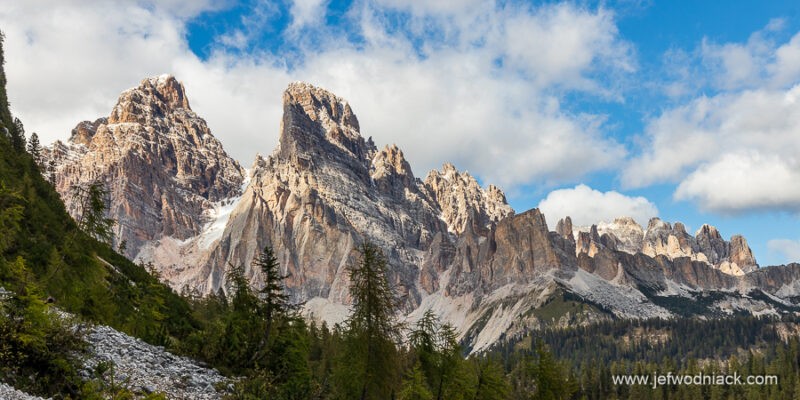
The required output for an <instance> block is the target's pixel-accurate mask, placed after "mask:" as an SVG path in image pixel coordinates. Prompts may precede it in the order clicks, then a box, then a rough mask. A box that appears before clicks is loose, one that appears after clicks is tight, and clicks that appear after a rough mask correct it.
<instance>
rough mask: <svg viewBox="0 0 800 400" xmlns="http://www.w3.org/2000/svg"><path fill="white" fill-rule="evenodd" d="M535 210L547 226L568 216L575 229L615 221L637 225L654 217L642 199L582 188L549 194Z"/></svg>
mask: <svg viewBox="0 0 800 400" xmlns="http://www.w3.org/2000/svg"><path fill="white" fill-rule="evenodd" d="M538 207H539V209H540V210H541V211H542V213H544V215H545V217H547V218H548V219H549V220H550V223H555V221H557V220H559V219H561V218H564V217H566V216H569V217H570V218H571V219H572V223H573V225H575V226H588V225H592V224H596V223H598V222H601V221H606V222H610V221H613V220H614V218H617V217H631V218H633V219H634V220H636V222H638V223H639V224H640V225H643V226H647V221H648V220H649V219H650V218H652V217H657V216H658V208H656V205H655V204H653V203H652V202H650V201H649V200H647V199H646V198H644V197H641V196H637V197H631V196H626V195H624V194H622V193H619V192H616V191H613V190H612V191H608V192H601V191H599V190H595V189H592V188H590V187H589V186H586V185H583V184H581V185H578V186H575V187H574V188H571V189H559V190H554V191H552V192H550V193H549V194H548V195H547V197H545V198H544V199H543V200H542V201H541V202H539V206H538Z"/></svg>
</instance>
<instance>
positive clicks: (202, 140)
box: [45, 75, 244, 258]
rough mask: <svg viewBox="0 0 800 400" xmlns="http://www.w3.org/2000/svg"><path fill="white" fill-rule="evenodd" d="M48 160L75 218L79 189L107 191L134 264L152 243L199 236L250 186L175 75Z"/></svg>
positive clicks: (56, 147) (81, 128)
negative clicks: (215, 210) (98, 184)
mask: <svg viewBox="0 0 800 400" xmlns="http://www.w3.org/2000/svg"><path fill="white" fill-rule="evenodd" d="M45 157H46V158H49V159H52V160H53V161H54V163H55V172H54V173H55V182H56V188H57V190H58V192H59V193H61V195H62V198H63V199H64V202H65V204H66V205H67V209H68V210H69V211H70V212H71V213H73V215H74V213H75V212H77V210H78V204H76V202H75V199H74V198H73V196H72V188H73V186H76V185H78V186H80V185H86V184H88V183H90V182H94V181H95V180H101V181H103V182H104V183H105V184H106V186H107V188H108V190H109V192H110V199H109V200H110V204H111V207H110V217H111V218H114V219H115V220H116V221H117V225H116V226H115V232H114V233H115V235H114V236H115V238H116V242H117V243H121V242H122V241H125V243H127V251H126V255H128V256H129V257H131V258H133V257H134V256H136V255H137V254H138V249H139V248H140V247H141V246H143V245H144V244H145V243H147V242H148V241H152V240H158V239H160V238H162V237H165V236H169V237H175V238H179V239H187V238H190V237H193V236H195V235H197V234H199V232H200V230H201V228H202V227H203V224H204V222H205V221H204V212H205V211H207V210H209V209H211V208H212V203H213V202H217V201H219V200H221V199H225V198H228V197H232V196H235V195H236V194H237V193H239V192H240V190H241V185H242V181H243V179H244V170H243V169H242V168H241V167H240V166H239V164H238V163H237V162H236V161H235V160H234V159H232V158H231V157H229V156H228V154H227V153H225V150H224V149H223V148H222V144H221V143H220V142H219V140H217V139H216V138H215V137H214V136H213V135H212V134H211V131H210V129H209V128H208V126H207V125H206V122H205V121H204V120H203V119H202V118H200V117H199V116H198V115H197V114H195V113H194V112H193V111H192V109H191V108H190V107H189V100H188V98H187V96H186V92H185V90H184V88H183V85H182V84H181V83H180V82H178V81H177V80H176V79H175V78H174V77H172V76H170V75H161V76H159V77H154V78H148V79H145V80H143V81H142V82H141V83H140V84H139V86H137V87H135V88H131V89H128V90H126V91H124V92H123V93H122V94H121V95H120V97H119V100H117V103H116V105H115V106H114V107H113V109H112V111H111V113H110V114H109V116H108V117H106V118H99V119H97V120H95V121H94V122H91V121H83V122H81V123H79V124H78V125H77V126H76V127H75V129H73V130H72V135H71V136H70V139H69V141H68V142H67V143H62V142H60V141H58V142H56V143H55V144H53V146H52V147H50V148H48V149H45Z"/></svg>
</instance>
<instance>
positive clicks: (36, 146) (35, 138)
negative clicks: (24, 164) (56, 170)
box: [27, 132, 42, 170]
mask: <svg viewBox="0 0 800 400" xmlns="http://www.w3.org/2000/svg"><path fill="white" fill-rule="evenodd" d="M27 150H28V154H30V155H31V157H33V161H35V162H36V166H37V167H38V168H39V169H40V170H41V169H42V165H41V164H42V145H41V144H40V143H39V135H37V134H36V132H33V133H32V134H31V139H30V140H29V141H28V148H27Z"/></svg>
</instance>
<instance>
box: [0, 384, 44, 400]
mask: <svg viewBox="0 0 800 400" xmlns="http://www.w3.org/2000/svg"><path fill="white" fill-rule="evenodd" d="M0 399H2V400H44V399H43V398H41V397H38V396H32V395H29V394H27V393H25V392H21V391H19V390H17V389H14V388H13V387H11V386H8V385H6V384H5V383H0Z"/></svg>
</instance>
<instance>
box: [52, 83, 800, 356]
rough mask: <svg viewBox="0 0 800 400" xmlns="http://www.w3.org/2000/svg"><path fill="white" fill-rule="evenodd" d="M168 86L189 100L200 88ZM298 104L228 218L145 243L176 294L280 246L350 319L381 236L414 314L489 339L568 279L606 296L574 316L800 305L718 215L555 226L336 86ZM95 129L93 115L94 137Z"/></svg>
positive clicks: (323, 303)
mask: <svg viewBox="0 0 800 400" xmlns="http://www.w3.org/2000/svg"><path fill="white" fill-rule="evenodd" d="M159 79H160V78H159ZM173 79H174V78H173ZM167 80H169V79H167ZM145 81H147V82H151V81H152V79H151V80H145ZM145 81H143V85H144V82H145ZM170 82H171V81H170ZM176 82H177V81H176ZM150 86H153V84H152V83H150ZM157 86H158V85H157V84H156V87H157ZM165 87H167V86H166V85H165ZM168 87H170V88H175V87H177V86H176V85H175V84H169V86H168ZM181 87H182V86H181ZM134 92H135V91H134ZM145 92H146V91H145ZM170 93H172V92H170ZM145 94H147V93H145ZM123 96H125V93H123ZM162 97H163V98H165V99H167V100H168V101H167V103H165V104H169V105H172V106H180V107H179V108H178V109H184V110H185V107H188V99H186V97H185V96H179V95H174V94H173V95H170V96H162ZM126 98H129V99H131V101H134V100H136V99H138V97H137V96H133V95H131V96H128V97H126ZM141 98H142V99H145V98H148V97H147V96H143V97H141ZM149 99H152V96H151V97H149ZM155 100H158V98H156V99H155ZM155 100H153V101H155ZM161 101H162V102H163V101H164V100H161ZM184 106H185V107H184ZM126 107H127V106H126ZM129 108H130V109H133V110H140V109H144V110H147V107H142V106H141V105H136V104H130V105H129ZM283 108H284V115H283V118H282V121H281V126H280V128H279V131H280V137H279V144H278V146H277V147H276V149H275V150H274V151H273V152H272V154H270V155H269V156H267V157H262V156H260V155H259V156H256V158H255V160H254V163H253V166H252V169H251V170H250V171H249V172H248V174H247V176H245V175H244V173H242V174H241V175H240V176H242V178H241V180H240V181H238V183H239V184H240V185H241V186H240V188H237V189H238V190H233V189H231V190H228V191H227V192H226V193H227V194H228V197H226V198H217V199H216V200H217V202H216V203H215V204H211V203H212V202H209V204H211V205H209V206H207V208H206V209H205V210H210V209H213V210H214V211H213V213H212V214H214V215H216V217H217V218H216V219H214V218H205V219H203V218H201V217H202V213H201V216H198V217H196V218H197V220H198V221H203V225H201V224H200V223H196V224H195V225H194V230H193V231H192V232H194V236H191V235H183V236H181V235H171V234H170V233H169V232H168V231H167V230H164V231H163V232H162V234H161V236H160V237H158V236H153V239H151V240H148V241H142V242H141V243H138V247H136V248H135V249H134V250H133V254H136V255H137V257H138V258H139V259H140V260H142V261H148V262H153V263H154V264H155V265H156V266H157V267H158V268H159V269H160V272H161V274H162V276H163V277H164V278H165V279H166V280H167V281H168V282H170V284H171V285H172V286H173V287H175V288H176V289H180V288H182V287H184V286H186V287H188V288H189V289H193V290H198V291H200V292H201V293H209V292H214V291H217V290H219V289H220V288H222V287H223V286H224V273H225V268H226V265H228V263H233V264H241V265H245V266H246V268H245V273H246V275H247V276H248V278H249V279H251V281H252V282H253V283H254V285H256V286H257V285H259V284H260V282H261V277H260V276H259V272H258V271H255V270H253V269H251V268H250V267H249V264H250V261H251V260H252V259H253V257H254V256H255V255H256V254H257V253H258V252H259V251H260V250H261V249H262V248H263V247H264V246H266V245H270V246H272V247H273V248H275V250H276V255H277V256H278V259H279V261H280V262H281V265H282V268H283V269H284V271H283V272H284V273H285V274H287V275H288V278H287V279H286V286H287V291H288V293H289V294H290V296H291V297H292V299H293V300H294V301H297V302H303V303H304V304H305V306H304V312H305V313H306V315H308V316H311V317H313V318H316V319H320V320H325V321H327V322H328V323H331V324H332V323H337V322H341V321H342V320H343V319H344V317H345V316H346V315H347V305H348V304H349V298H348V296H349V294H348V291H347V287H348V284H349V282H348V279H349V278H348V275H347V271H346V266H347V265H352V263H353V262H354V260H355V257H356V254H355V253H354V248H355V246H356V245H357V243H358V242H359V241H361V240H363V239H364V238H366V239H369V240H371V241H373V242H376V244H378V245H379V246H381V247H382V248H383V249H384V250H385V251H386V253H387V258H388V262H389V266H390V268H389V281H390V283H391V284H392V285H393V286H394V287H395V290H396V294H397V295H398V296H399V298H401V299H402V307H401V309H402V311H403V313H404V314H405V315H406V317H405V318H407V319H409V320H414V319H415V318H418V317H419V316H420V315H421V313H423V312H424V311H425V310H429V309H430V310H433V311H434V312H435V313H436V314H437V315H438V316H439V317H441V318H442V319H443V320H444V321H447V322H450V323H452V324H453V325H454V326H455V327H456V328H457V330H458V331H459V333H460V335H461V338H462V339H463V340H465V341H466V342H468V343H469V345H470V346H471V347H472V348H473V349H476V350H480V349H483V348H486V347H487V346H489V345H490V344H491V343H493V342H494V341H496V340H499V339H500V338H501V337H503V336H504V335H508V334H513V332H514V331H521V330H524V329H527V328H528V327H529V326H536V325H541V324H543V323H548V322H547V321H543V320H541V318H539V317H536V315H535V314H531V311H532V310H535V309H536V308H537V307H540V306H542V305H543V304H544V303H545V302H546V301H547V299H549V298H550V297H551V296H552V295H553V294H554V293H556V292H557V291H558V290H567V291H569V292H571V293H574V294H575V295H578V296H580V297H581V298H584V299H585V300H586V301H588V302H591V303H592V304H597V305H599V308H597V307H595V309H591V310H590V312H589V313H584V314H585V315H583V316H576V315H574V314H573V315H572V316H571V317H570V318H573V319H575V318H577V319H578V320H591V319H596V318H607V317H609V316H615V317H625V318H647V317H670V316H675V315H680V313H681V312H682V310H683V308H682V307H684V306H685V304H684V303H685V301H695V300H696V299H695V298H696V297H697V296H700V295H702V294H704V293H711V292H714V293H720V296H722V297H721V299H720V300H718V301H714V302H711V303H709V304H706V305H705V306H704V307H705V308H704V310H706V311H702V312H704V313H705V312H707V313H708V314H709V315H715V314H717V313H722V314H724V313H729V312H742V311H744V312H750V313H754V314H758V313H764V312H766V313H776V314H780V313H782V312H792V310H794V309H795V306H796V303H797V301H796V299H795V298H796V297H797V295H798V293H800V285H799V284H797V282H798V281H799V280H800V268H797V267H795V266H794V265H789V266H785V267H776V268H763V269H762V268H759V267H758V265H757V263H756V262H755V258H754V257H753V255H752V252H751V251H750V249H749V247H748V246H747V242H746V240H745V239H744V238H743V237H742V236H736V235H735V236H733V237H732V238H731V240H730V241H725V240H723V239H722V237H721V235H720V234H719V232H718V231H717V230H716V229H715V228H713V227H711V226H707V225H704V226H703V227H701V228H700V230H699V231H698V232H697V233H696V234H695V236H691V235H689V234H688V233H686V231H685V227H684V226H683V224H681V223H675V224H674V225H672V224H669V223H666V222H664V221H661V220H660V219H657V218H656V219H653V220H651V221H650V224H649V226H648V228H647V229H646V230H645V229H643V228H642V227H641V226H639V225H638V224H636V223H635V222H634V221H633V220H631V219H629V218H621V219H619V220H618V223H616V222H615V223H616V225H615V226H611V225H605V226H604V225H600V226H599V227H598V226H597V225H593V226H591V227H589V228H588V229H587V230H582V229H581V228H575V227H573V226H572V223H571V220H569V219H568V218H565V219H562V220H560V221H558V223H557V224H556V226H555V231H551V230H550V228H549V227H548V224H547V221H546V219H545V216H544V215H543V214H542V213H541V212H540V211H539V210H538V209H531V210H528V211H525V212H522V213H519V214H517V213H515V212H514V210H513V209H512V208H511V207H510V206H509V205H508V204H507V202H506V199H505V195H504V194H503V192H502V191H501V190H500V189H499V188H497V187H495V186H492V185H489V186H487V187H486V188H483V187H481V186H480V185H479V184H478V182H477V180H475V178H474V177H472V176H471V175H469V174H468V173H466V172H463V173H462V172H459V171H458V170H457V169H456V168H455V167H454V166H453V165H452V164H449V163H445V164H444V165H443V167H442V170H433V171H431V172H429V173H428V174H427V175H426V177H425V179H424V180H422V179H419V178H417V177H416V176H415V175H414V173H413V171H412V168H411V165H410V164H409V163H408V161H407V160H406V159H405V156H404V154H403V152H402V150H401V149H399V148H398V147H397V146H395V145H387V146H385V147H383V148H381V149H379V148H378V147H377V146H376V145H375V143H374V141H373V140H372V138H367V139H365V138H364V136H362V134H361V130H360V125H359V123H358V119H357V117H356V115H355V113H354V112H353V110H352V109H351V108H350V106H349V104H348V103H347V102H346V101H345V100H344V99H342V98H340V97H338V96H336V95H334V94H332V93H330V92H328V91H326V90H324V89H320V88H317V87H315V86H313V85H310V84H307V83H297V82H296V83H292V84H289V86H288V88H287V89H286V91H285V92H284V93H283ZM115 109H116V107H115ZM159 109H160V108H159ZM123 114H124V113H123ZM145 114H146V113H145ZM156 114H157V113H156ZM113 115H114V113H113V112H112V116H113ZM131 115H132V116H134V117H136V118H139V119H137V121H139V122H138V123H139V124H140V125H141V126H147V123H148V122H147V121H148V120H147V118H146V117H147V115H145V119H144V122H142V121H141V115H138V114H135V113H131ZM198 118H199V117H198ZM151 121H155V123H156V125H157V124H158V123H159V122H160V121H164V120H163V119H158V118H152V119H151ZM102 123H103V122H101V124H100V126H102ZM93 126H94V125H85V124H84V126H81V125H79V127H78V128H76V129H78V130H80V129H83V130H84V131H85V133H80V132H79V137H84V136H89V135H90V133H91V127H93ZM98 129H100V128H98ZM154 129H155V128H154ZM96 135H97V134H96V133H95V134H93V136H96ZM73 136H75V135H73ZM78 156H80V153H78ZM73 157H74V156H73ZM235 165H237V166H238V164H235ZM58 171H59V172H58V173H61V174H66V173H69V171H70V170H69V169H66V168H61V169H59V170H58ZM239 171H240V172H242V170H241V167H239ZM100 172H102V171H100ZM96 173H97V171H96ZM98 174H99V175H102V173H98ZM90 175H91V174H90ZM59 179H63V180H68V179H67V178H66V177H60V178H59ZM61 187H63V185H61ZM62 195H63V193H62ZM220 197H221V196H220ZM114 201H115V200H114V199H112V210H113V209H114V207H113V204H114ZM187 212H192V210H190V209H187ZM195 212H196V211H195ZM208 214H209V213H206V217H208ZM637 227H638V229H637ZM211 228H213V229H214V230H213V232H212V233H209V232H210V231H209V230H210V229H211ZM640 232H641V233H640ZM795 265H796V264H795ZM754 291H760V292H761V293H763V294H764V296H766V297H764V296H761V295H756V297H753V296H751V293H753V292H754ZM759 296H760V297H759ZM676 304H677V305H676ZM589 314H591V315H589Z"/></svg>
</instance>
